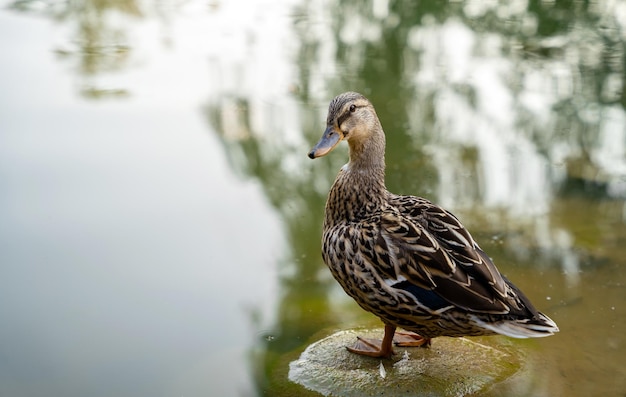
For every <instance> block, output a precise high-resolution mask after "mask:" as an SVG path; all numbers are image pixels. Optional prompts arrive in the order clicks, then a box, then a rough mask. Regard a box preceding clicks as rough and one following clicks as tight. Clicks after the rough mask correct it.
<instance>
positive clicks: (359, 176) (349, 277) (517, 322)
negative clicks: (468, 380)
mask: <svg viewBox="0 0 626 397" xmlns="http://www.w3.org/2000/svg"><path fill="white" fill-rule="evenodd" d="M341 140H347V141H348V144H349V147H350V161H349V163H348V164H346V165H345V166H344V167H343V168H342V169H341V170H340V171H339V174H338V175H337V178H336V180H335V182H334V184H333V186H332V188H331V190H330V193H329V195H328V201H327V203H326V212H325V219H324V231H323V237H322V256H323V259H324V262H325V263H326V264H327V265H328V267H329V269H330V271H331V272H332V274H333V276H334V277H335V279H336V280H337V281H338V282H339V283H340V284H341V286H342V287H343V289H344V290H345V291H346V293H347V294H348V295H350V296H351V297H352V298H354V300H355V301H356V302H357V303H358V304H359V305H360V306H361V307H362V308H363V309H365V310H367V311H369V312H372V313H374V314H375V315H376V316H378V317H380V319H381V320H382V321H383V322H384V323H385V324H386V334H387V332H389V333H391V337H392V336H393V332H394V331H395V327H402V328H404V329H406V330H410V331H414V332H417V333H419V334H420V335H422V336H423V337H425V338H433V337H437V336H444V335H445V336H466V335H490V334H495V333H500V334H504V335H508V336H512V337H520V338H523V337H540V336H548V335H552V334H553V333H554V332H557V331H558V328H557V326H556V324H555V323H554V322H553V321H552V320H551V319H549V318H548V317H547V316H545V315H544V314H542V313H540V312H538V311H537V310H536V309H535V308H534V307H533V305H532V304H531V303H530V301H529V300H528V298H526V296H524V294H523V293H522V292H521V291H520V290H519V289H517V288H516V287H515V286H514V285H513V284H512V283H510V282H509V281H508V280H507V279H506V278H504V277H503V276H502V275H501V274H500V273H499V272H498V270H497V269H496V267H495V265H494V264H493V263H492V261H491V259H489V257H488V256H487V255H486V254H485V253H484V252H483V251H482V250H481V249H480V247H479V246H478V244H476V242H475V241H474V240H473V238H472V236H471V235H470V234H469V232H468V231H467V230H466V229H465V228H464V227H463V226H462V225H461V223H460V222H459V220H458V219H457V218H456V217H455V216H454V215H452V214H451V213H449V212H448V211H446V210H444V209H442V208H440V207H438V206H436V205H435V204H433V203H431V202H430V201H428V200H426V199H423V198H420V197H414V196H399V195H395V194H393V193H390V192H389V191H387V189H386V187H385V157H384V152H385V134H384V132H383V129H382V126H381V125H380V121H379V120H378V117H377V115H376V111H375V110H374V107H373V106H372V104H371V103H370V102H369V101H368V100H367V99H366V98H365V97H363V96H362V95H360V94H358V93H354V92H347V93H344V94H341V95H339V96H337V97H336V98H335V99H333V101H332V102H331V104H330V106H329V111H328V119H327V128H326V131H325V132H324V135H323V137H322V139H321V140H320V142H319V143H318V144H317V145H316V146H315V147H314V148H313V149H312V151H311V152H310V153H309V157H311V158H316V157H321V156H323V155H325V154H327V153H329V152H330V151H331V150H332V149H333V148H334V147H335V146H336V145H337V144H338V143H339V142H340V141H341ZM386 339H389V338H388V335H386ZM389 340H390V339H389ZM389 343H390V342H389ZM383 344H385V342H383ZM367 349H370V348H369V347H368V348H367ZM367 349H366V350H367ZM370 350H371V349H370ZM351 351H355V352H357V353H361V354H367V355H372V356H388V355H389V354H391V348H390V347H389V348H388V349H386V350H385V349H383V348H382V347H381V350H380V351H375V352H371V351H363V350H360V349H351Z"/></svg>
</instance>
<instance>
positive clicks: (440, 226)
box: [380, 196, 535, 314]
mask: <svg viewBox="0 0 626 397" xmlns="http://www.w3.org/2000/svg"><path fill="white" fill-rule="evenodd" d="M390 204H392V205H391V206H390V208H388V209H387V210H385V211H383V213H382V214H381V218H380V222H381V223H380V225H381V237H382V240H383V241H384V243H385V244H386V246H387V250H388V251H389V252H390V253H391V255H392V257H393V262H394V263H395V266H394V267H395V268H396V271H397V272H398V273H399V274H400V275H402V276H404V278H405V279H406V280H407V281H408V282H410V283H411V284H414V285H415V286H417V287H418V288H422V289H426V290H430V291H432V292H434V293H436V294H437V295H438V296H439V297H441V298H443V299H444V300H446V301H448V302H450V303H452V304H453V305H455V306H456V307H458V308H461V309H464V310H467V311H470V312H477V313H489V314H507V313H511V314H514V313H515V314H523V313H525V314H528V309H530V310H531V312H532V311H535V310H534V309H533V308H532V306H531V307H526V305H525V303H526V302H527V299H526V298H525V297H519V296H517V292H518V291H517V290H514V289H512V288H511V287H510V286H509V283H507V282H506V281H505V279H504V277H503V276H502V275H501V274H500V272H499V271H498V270H497V268H496V267H495V265H494V264H493V262H492V261H491V259H490V258H489V257H488V256H487V255H486V254H485V253H484V252H483V251H482V250H481V249H480V247H479V246H478V244H476V242H474V240H473V238H472V237H471V235H470V234H469V232H468V231H467V230H466V229H465V227H463V225H461V223H460V222H459V220H458V219H457V218H456V217H455V216H454V215H452V214H451V213H450V212H448V211H446V210H444V209H442V208H441V207H438V206H436V205H434V204H432V203H431V202H429V201H428V200H425V199H422V198H418V197H414V196H394V197H392V198H391V199H390Z"/></svg>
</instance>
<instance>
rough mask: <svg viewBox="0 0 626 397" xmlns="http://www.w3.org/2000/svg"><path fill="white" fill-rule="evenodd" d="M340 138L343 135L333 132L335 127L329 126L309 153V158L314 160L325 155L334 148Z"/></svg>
mask: <svg viewBox="0 0 626 397" xmlns="http://www.w3.org/2000/svg"><path fill="white" fill-rule="evenodd" d="M342 137H343V134H341V133H340V132H339V131H337V130H335V127H333V126H332V125H329V126H328V127H327V128H326V131H324V135H322V139H320V141H319V142H317V145H315V146H314V147H313V149H311V151H310V152H309V158H311V159H315V158H318V157H322V156H325V155H327V154H328V153H330V152H331V151H332V150H333V149H334V148H335V146H337V144H338V143H339V142H341V138H342Z"/></svg>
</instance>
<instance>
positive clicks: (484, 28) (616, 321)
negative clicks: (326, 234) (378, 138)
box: [0, 0, 626, 396]
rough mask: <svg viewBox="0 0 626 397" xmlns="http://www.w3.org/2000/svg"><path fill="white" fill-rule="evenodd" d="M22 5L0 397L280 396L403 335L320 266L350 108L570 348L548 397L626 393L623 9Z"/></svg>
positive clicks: (15, 9)
mask: <svg viewBox="0 0 626 397" xmlns="http://www.w3.org/2000/svg"><path fill="white" fill-rule="evenodd" d="M0 6H1V8H0V42H1V46H0V48H1V49H2V50H1V51H0V87H2V89H1V90H0V219H1V222H0V318H1V319H2V326H1V327H0V395H3V396H5V395H6V396H111V395H116V396H140V395H150V396H159V395H163V396H170V395H187V396H189V395H192V396H193V395H198V396H199V395H211V396H213V395H214V396H257V395H270V396H271V395H276V394H279V388H280V387H283V386H282V383H281V382H285V379H278V378H277V377H280V376H279V375H277V374H283V373H284V371H286V369H284V368H282V367H283V366H284V357H286V356H290V355H297V354H298V352H300V351H302V350H303V349H304V348H305V347H306V345H307V344H308V343H310V342H311V341H312V339H315V338H318V337H321V336H323V335H325V334H326V335H327V334H330V333H332V332H333V331H335V330H339V329H346V328H351V327H356V326H379V323H378V322H377V320H376V319H375V318H373V317H372V316H371V315H369V314H367V313H364V312H363V311H362V310H361V309H359V308H358V306H357V305H356V304H355V303H353V302H352V301H351V300H350V299H349V298H348V297H347V296H345V294H344V293H343V291H341V289H340V287H339V286H338V284H337V283H336V282H335V281H334V280H332V278H331V277H330V274H329V272H328V271H327V269H326V268H325V266H324V264H323V263H322V261H321V257H320V253H319V252H320V241H319V239H320V233H321V222H322V216H323V208H324V202H325V199H326V194H327V192H328V189H329V187H330V184H331V183H332V181H333V178H334V176H335V174H336V172H337V170H338V169H339V168H340V167H341V165H342V164H343V163H345V162H346V154H347V151H346V148H345V147H343V148H341V149H338V150H336V151H335V152H333V154H332V155H330V156H328V157H325V158H323V159H319V160H316V161H311V160H309V159H308V158H307V157H306V154H307V152H308V150H309V149H310V147H311V146H312V145H313V144H314V143H315V142H316V141H317V139H318V138H319V136H320V135H321V133H322V131H323V129H324V124H325V117H326V110H327V106H328V102H329V101H330V100H331V99H332V98H333V97H334V96H335V95H336V94H338V93H340V92H343V91H347V90H355V91H360V92H362V93H363V94H365V95H366V96H368V97H369V98H370V100H371V101H372V102H373V104H374V105H375V107H376V110H377V112H378V114H379V116H380V118H381V121H382V123H383V126H384V128H385V131H386V133H387V155H386V156H387V185H388V187H389V189H390V190H391V191H394V192H396V193H402V194H417V195H421V196H424V197H427V198H429V199H431V200H433V201H435V202H437V203H439V204H441V205H443V206H445V207H446V208H448V209H450V210H452V211H453V212H454V213H455V214H456V215H458V216H459V217H460V218H461V220H462V221H463V223H464V224H465V225H466V226H467V227H468V228H469V229H470V230H471V231H472V233H473V235H474V237H475V238H476V240H477V241H478V242H479V244H481V246H482V247H483V248H484V249H485V250H486V251H487V252H488V253H489V255H491V256H492V257H493V258H494V261H495V262H496V264H497V265H498V267H499V268H500V269H501V271H502V272H503V273H505V274H506V275H507V276H508V277H509V278H510V279H512V280H513V281H514V282H515V283H516V284H517V285H518V286H519V287H520V288H521V289H522V290H524V291H525V292H526V293H527V295H528V296H529V297H530V298H531V299H532V300H533V302H534V303H535V304H536V306H537V307H538V308H539V309H540V310H542V311H543V312H545V313H546V314H548V315H549V316H550V317H551V318H553V319H554V320H555V321H556V322H557V323H558V325H559V327H560V329H561V332H560V333H559V334H557V335H556V336H554V337H550V338H545V339H541V340H537V341H533V342H532V343H531V344H527V343H521V342H519V343H520V349H532V350H533V351H535V352H536V353H535V354H536V355H538V357H539V361H538V362H539V363H540V366H541V372H542V373H543V378H542V380H541V381H542V382H544V383H545V384H546V385H547V386H546V385H543V386H542V387H540V388H537V390H543V391H546V390H547V391H546V392H545V393H546V395H563V396H590V395H601V396H623V395H624V393H626V359H625V358H624V357H626V336H624V335H626V271H625V268H624V266H626V111H625V107H626V87H625V79H626V62H625V59H626V3H622V2H615V1H609V0H606V1H587V2H580V1H523V0H522V1H517V0H516V1H508V2H504V1H479V0H476V1H453V2H449V3H447V4H444V3H443V2H441V3H440V2H420V3H415V4H413V3H412V2H389V1H387V0H372V1H362V2H356V1H349V2H341V4H335V2H330V1H324V0H316V1H300V0H281V1H271V2H270V1H252V0H249V1H245V0H236V1H235V0H233V1H228V2H226V1H223V2H220V1H217V0H216V1H195V0H191V1H188V2H174V1H168V0H165V1H158V2H151V1H143V2H142V1H132V0H117V1H114V2H96V1H78V2H63V1H56V0H49V1H39V0H17V1H6V0H5V1H1V2H0ZM344 146H345V145H344ZM435 343H436V341H435ZM515 343H518V342H515ZM294 390H297V389H294ZM524 395H534V394H533V393H532V391H531V392H528V391H527V393H526V394H524Z"/></svg>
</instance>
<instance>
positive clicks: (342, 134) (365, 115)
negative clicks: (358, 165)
mask: <svg viewBox="0 0 626 397" xmlns="http://www.w3.org/2000/svg"><path fill="white" fill-rule="evenodd" d="M378 131H380V134H382V128H381V126H380V122H379V121H378V116H377V115H376V111H375V110H374V107H373V106H372V104H371V103H370V101H369V100H368V99H367V98H365V97H364V96H363V95H361V94H359V93H357V92H345V93H343V94H340V95H338V96H336V97H335V98H334V99H333V100H332V101H331V102H330V106H329V107H328V117H327V118H326V130H325V131H324V134H323V135H322V138H321V139H320V140H319V142H318V143H317V144H316V145H315V146H314V147H313V149H311V151H310V152H309V158H311V159H315V158H318V157H322V156H325V155H326V154H328V153H330V152H331V151H332V150H333V149H334V148H335V147H336V146H337V145H338V144H339V142H341V141H342V140H346V141H348V144H349V145H350V150H351V152H352V151H353V149H354V148H356V147H358V146H362V145H363V143H364V142H366V141H368V140H370V139H371V138H372V137H373V136H374V135H376V133H377V132H378ZM380 134H379V135H380ZM382 139H383V142H384V135H383V136H382Z"/></svg>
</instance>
